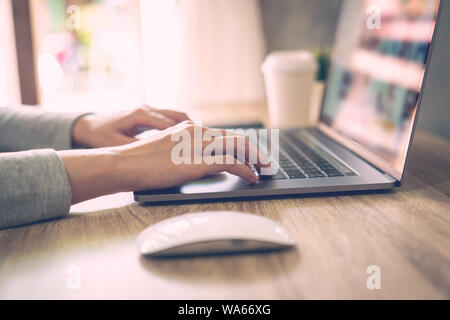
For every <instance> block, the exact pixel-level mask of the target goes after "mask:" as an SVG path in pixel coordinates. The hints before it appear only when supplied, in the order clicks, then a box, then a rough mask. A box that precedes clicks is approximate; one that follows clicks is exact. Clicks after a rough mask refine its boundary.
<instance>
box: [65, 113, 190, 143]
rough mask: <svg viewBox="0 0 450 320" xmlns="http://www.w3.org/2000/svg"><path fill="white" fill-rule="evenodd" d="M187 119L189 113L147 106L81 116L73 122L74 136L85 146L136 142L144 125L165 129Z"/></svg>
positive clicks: (148, 127)
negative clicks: (105, 113) (138, 131)
mask: <svg viewBox="0 0 450 320" xmlns="http://www.w3.org/2000/svg"><path fill="white" fill-rule="evenodd" d="M186 120H189V118H188V116H187V115H186V114H184V113H181V112H176V111H172V110H159V109H155V108H151V107H148V106H143V107H140V108H137V109H134V110H131V111H123V112H119V113H114V114H110V115H87V116H84V117H81V118H80V119H78V120H77V121H76V122H75V124H74V126H73V131H72V138H73V141H74V143H75V144H76V145H79V146H83V147H88V148H102V147H113V146H119V145H125V144H129V143H132V142H135V141H136V140H137V139H136V138H135V135H136V133H137V130H138V129H140V128H147V129H159V130H165V129H167V128H169V127H172V126H174V125H176V124H177V123H180V122H183V121H186Z"/></svg>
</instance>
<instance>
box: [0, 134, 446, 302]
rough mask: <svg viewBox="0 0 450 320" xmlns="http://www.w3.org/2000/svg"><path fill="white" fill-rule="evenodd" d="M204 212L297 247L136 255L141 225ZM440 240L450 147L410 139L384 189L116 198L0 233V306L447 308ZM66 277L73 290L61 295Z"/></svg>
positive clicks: (426, 139)
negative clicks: (191, 199) (371, 281)
mask: <svg viewBox="0 0 450 320" xmlns="http://www.w3.org/2000/svg"><path fill="white" fill-rule="evenodd" d="M208 210H238V211H245V212H249V213H254V214H258V215H262V216H266V217H269V218H272V219H275V220H276V221H279V222H280V223H281V224H282V225H284V226H285V227H286V228H287V229H288V230H289V231H290V232H291V233H292V234H294V235H295V236H296V237H297V240H298V246H297V248H296V249H294V250H290V251H285V252H281V253H268V254H252V255H236V256H221V257H205V258H191V259H172V260H151V259H147V258H143V257H141V256H140V255H139V253H138V251H137V248H136V237H137V235H138V234H139V232H141V231H142V230H144V229H145V228H146V227H148V226H149V225H151V224H153V223H155V222H158V221H161V220H163V219H165V218H169V217H174V216H177V215H181V214H185V213H191V212H199V211H208ZM449 236H450V144H449V143H448V142H446V141H443V140H440V139H438V138H436V137H434V136H431V135H429V134H426V133H423V132H420V133H418V134H417V135H416V139H415V143H414V147H413V151H412V154H411V156H410V161H409V166H408V171H407V176H406V180H405V184H404V186H403V187H402V188H400V189H397V190H395V191H393V192H383V193H363V194H352V195H340V196H335V195H329V196H324V197H298V198H286V199H276V200H264V201H248V202H225V203H202V204H187V205H167V206H148V207H145V206H141V205H139V204H137V203H135V202H134V201H133V197H132V194H117V195H113V196H108V197H103V198H99V199H95V200H92V201H88V202H85V203H82V204H79V205H77V206H74V207H73V208H72V212H71V214H70V216H68V217H67V218H64V219H59V220H53V221H49V222H45V223H41V224H36V225H31V226H26V227H21V228H15V229H9V230H3V231H0V298H1V299H15V298H21V299H23V298H24V299H34V298H42V299H80V298H94V299H122V298H134V299H168V298H172V299H372V298H375V299H392V298H395V299H412V298H414V299H416V298H425V299H448V298H450V237H449ZM371 265H377V266H379V267H380V270H381V289H380V290H369V289H368V288H367V285H366V281H367V279H368V277H369V275H368V274H367V273H366V271H367V268H368V267H369V266H371ZM73 270H76V271H79V273H73ZM74 276H76V279H79V280H80V281H79V284H80V288H79V289H76V288H75V289H73V288H72V289H71V286H70V285H69V286H68V282H70V281H72V280H73V279H74V278H73V277H74ZM69 284H70V283H69Z"/></svg>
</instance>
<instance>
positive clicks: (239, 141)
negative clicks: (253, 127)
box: [60, 121, 270, 203]
mask: <svg viewBox="0 0 450 320" xmlns="http://www.w3.org/2000/svg"><path fill="white" fill-rule="evenodd" d="M205 133H206V135H208V136H209V137H212V138H211V141H203V137H204V136H205ZM180 137H183V139H185V140H181V138H180ZM188 139H189V140H188ZM183 142H184V143H185V146H190V147H191V149H190V152H189V150H188V152H186V151H187V150H186V148H185V149H184V151H185V152H186V154H185V156H186V155H188V156H190V157H189V158H190V161H189V159H188V158H187V157H185V158H184V160H185V163H184V164H180V163H179V162H180V161H179V160H180V159H179V156H180V153H179V149H174V148H176V147H177V146H180V144H181V143H183ZM212 142H215V145H216V146H217V145H221V146H223V148H221V149H222V152H220V151H221V150H220V148H218V149H219V150H216V153H214V154H211V155H210V156H209V155H207V156H204V151H205V148H207V147H208V146H210V145H211V143H212ZM195 146H198V147H197V148H196V147H195ZM227 146H228V147H227ZM231 146H234V147H233V148H231ZM217 151H219V152H220V153H217ZM60 156H61V158H62V160H63V162H64V164H65V166H66V170H67V173H68V176H69V181H70V184H71V186H72V203H78V202H81V201H85V200H88V199H91V198H95V197H98V196H101V195H106V194H112V193H117V192H128V191H141V190H146V189H164V188H170V187H175V186H179V185H182V184H184V183H186V182H189V181H192V180H197V179H199V178H202V177H204V176H207V175H211V174H216V173H220V172H229V173H231V174H234V175H237V176H239V177H241V178H242V179H244V180H245V181H247V182H248V183H256V182H257V181H258V177H257V176H256V175H255V174H254V173H253V172H252V170H251V169H250V165H249V160H250V159H256V160H257V161H256V163H255V165H256V167H267V166H270V164H268V163H267V161H266V159H265V158H264V156H263V155H262V154H260V153H259V152H258V149H257V148H256V146H254V145H253V144H251V143H250V142H249V139H248V138H247V137H246V136H244V135H240V134H237V133H236V134H235V133H230V132H226V131H223V130H216V129H208V128H203V127H199V126H197V125H195V124H194V123H193V122H191V121H186V122H183V123H180V124H178V125H176V126H174V127H171V128H169V129H166V130H164V131H161V132H159V133H157V134H155V135H154V136H151V137H149V138H146V139H144V140H141V141H137V142H134V143H131V144H128V145H125V146H120V147H112V148H105V149H93V150H77V151H63V152H60ZM181 156H182V154H181ZM195 158H197V159H200V160H201V161H200V163H198V164H195V161H194V160H195ZM238 159H239V160H238ZM186 162H188V163H190V164H186Z"/></svg>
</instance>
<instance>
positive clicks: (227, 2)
mask: <svg viewBox="0 0 450 320" xmlns="http://www.w3.org/2000/svg"><path fill="white" fill-rule="evenodd" d="M164 2H165V4H163V3H164ZM142 18H143V19H142V20H143V37H144V59H145V60H146V61H147V62H146V72H145V73H146V86H147V90H146V91H147V99H148V101H149V102H150V104H157V105H158V104H159V105H161V104H163V105H174V104H175V105H178V106H184V107H187V108H189V107H192V106H198V105H202V106H203V105H208V104H227V103H236V102H260V101H263V100H264V91H263V79H262V74H261V64H262V62H263V59H264V54H265V44H264V37H263V30H262V22H261V13H260V8H259V5H258V1H257V0H171V1H167V0H164V1H161V0H144V1H142ZM152 18H153V20H152Z"/></svg>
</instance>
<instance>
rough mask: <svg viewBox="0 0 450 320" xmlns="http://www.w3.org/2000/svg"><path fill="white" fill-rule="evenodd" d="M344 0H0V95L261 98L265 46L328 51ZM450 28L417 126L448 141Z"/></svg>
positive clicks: (130, 103) (449, 16)
mask: <svg viewBox="0 0 450 320" xmlns="http://www.w3.org/2000/svg"><path fill="white" fill-rule="evenodd" d="M444 1H445V0H444ZM341 5H342V1H341V0H315V1H311V0H141V1H140V0H0V105H1V106H14V105H18V104H31V105H35V104H36V105H37V104H39V105H41V106H42V108H44V109H46V110H51V111H61V112H74V111H75V112H79V111H94V112H103V111H114V110H120V109H126V108H133V107H135V106H137V105H140V104H144V103H145V104H149V105H152V106H156V107H170V108H175V109H180V110H183V111H187V112H189V111H190V110H192V109H194V108H197V107H199V106H206V108H207V107H208V106H212V105H230V106H232V105H237V104H241V105H242V104H245V103H248V104H256V103H263V102H264V100H265V94H264V86H263V77H262V73H261V64H262V63H263V60H264V58H265V56H266V55H267V54H268V53H269V52H272V51H275V50H284V49H308V50H312V51H314V52H316V53H322V54H326V53H327V52H329V50H330V48H331V46H332V43H333V39H334V32H335V29H336V24H337V21H338V17H339V12H340V8H341ZM449 11H450V6H448V5H445V6H444V11H443V13H442V17H441V24H442V25H441V28H440V30H441V32H443V31H444V32H448V30H450V12H449ZM447 38H448V35H447V36H439V37H438V39H439V41H438V42H437V44H436V47H435V55H434V60H433V63H432V65H431V70H430V75H429V81H428V82H427V87H426V91H425V96H424V102H423V108H422V111H421V116H420V126H421V128H424V129H426V130H428V131H430V132H432V133H435V134H438V135H440V136H442V137H444V138H446V139H450V126H449V125H448V123H449V120H450V110H449V109H450V108H449V101H450V90H448V89H449V80H450V63H449V57H450V43H449V42H448V41H447ZM323 76H324V75H323V74H322V75H320V77H319V78H323Z"/></svg>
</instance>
